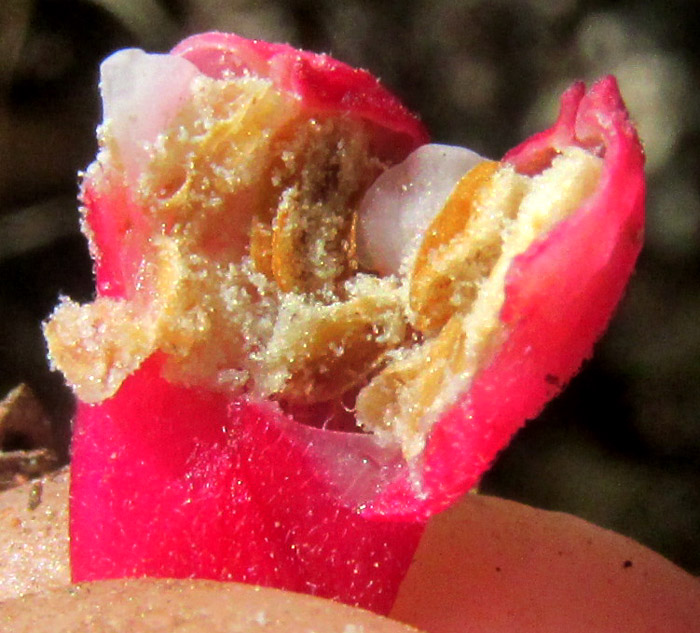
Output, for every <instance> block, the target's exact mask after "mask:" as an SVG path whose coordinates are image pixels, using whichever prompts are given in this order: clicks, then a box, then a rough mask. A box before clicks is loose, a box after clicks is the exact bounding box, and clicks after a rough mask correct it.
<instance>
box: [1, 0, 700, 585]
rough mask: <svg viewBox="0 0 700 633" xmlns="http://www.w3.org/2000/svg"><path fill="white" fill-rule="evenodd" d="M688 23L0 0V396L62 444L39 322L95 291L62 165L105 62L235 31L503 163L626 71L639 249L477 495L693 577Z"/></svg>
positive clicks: (569, 6)
mask: <svg viewBox="0 0 700 633" xmlns="http://www.w3.org/2000/svg"><path fill="white" fill-rule="evenodd" d="M699 22H700V18H698V17H697V11H696V10H695V8H694V6H693V3H690V2H682V1H681V0H666V1H664V2H660V1H655V2H652V1H650V0H646V1H642V2H632V1H631V0H630V1H627V2H613V1H612V0H596V1H594V0H561V1H559V2H554V1H551V0H495V1H494V0H490V1H488V0H403V1H401V2H399V1H398V0H396V1H391V2H371V1H370V0H349V1H347V2H337V1H335V0H266V1H265V2H259V1H254V0H177V1H172V2H167V1H165V0H7V1H6V2H4V3H3V4H2V6H0V322H1V323H2V326H1V327H0V395H2V393H4V392H6V391H8V390H9V389H10V388H11V387H13V386H14V385H15V384H17V383H18V382H21V381H26V382H28V383H30V384H31V385H32V387H33V388H34V389H35V391H36V392H37V393H38V394H39V395H40V397H41V398H42V399H43V401H44V403H45V405H46V407H47V408H48V409H49V410H51V411H53V412H54V413H55V419H56V423H57V434H58V435H59V436H60V437H61V438H62V439H63V441H64V445H65V442H66V440H67V435H68V424H67V421H68V419H69V415H70V397H69V396H68V394H67V392H66V391H65V390H64V389H63V388H62V387H61V379H60V377H59V376H57V375H51V374H50V373H49V372H48V369H47V367H46V362H45V360H44V353H45V352H44V347H43V342H42V339H41V336H40V328H39V324H40V321H41V320H42V319H43V318H44V317H45V316H46V315H47V314H48V312H49V311H50V309H51V307H52V306H53V304H54V303H55V301H56V297H57V296H58V294H60V293H65V294H70V295H71V296H73V297H76V298H83V299H87V298H88V297H89V296H90V293H91V291H92V290H91V278H90V264H89V259H88V257H87V253H86V250H85V245H84V242H83V240H82V238H81V237H80V235H79V233H78V223H77V213H76V202H75V193H76V190H77V187H76V183H77V177H76V172H77V171H78V170H79V169H81V168H83V167H84V166H85V165H87V164H88V163H89V161H90V160H91V158H92V156H93V155H94V151H95V142H94V128H95V125H96V124H97V122H98V120H99V102H98V99H97V90H96V85H97V67H98V64H99V61H100V60H101V59H102V58H103V57H105V56H106V55H107V54H108V53H110V52H111V51H113V50H116V49H117V48H121V47H125V46H139V47H143V48H147V49H150V50H162V51H165V50H167V49H168V48H170V47H171V46H172V45H173V44H174V43H176V42H177V41H178V40H179V39H181V38H182V37H184V36H186V35H188V34H191V33H194V32H198V31H204V30H212V29H218V30H224V31H226V30H230V31H236V32H238V33H240V34H242V35H245V36H248V37H258V38H263V39H269V40H278V41H288V42H291V43H293V44H295V45H298V46H303V47H305V48H311V49H314V50H320V51H327V52H330V53H332V54H334V55H335V56H337V57H339V58H342V59H344V60H346V61H348V62H349V63H351V64H354V65H360V66H364V67H367V68H369V69H371V70H372V71H373V72H374V73H376V74H378V75H379V76H380V77H381V78H382V79H383V80H384V82H385V83H387V84H388V85H389V86H390V87H391V88H393V89H394V90H395V91H397V92H398V93H399V94H401V95H402V96H403V98H404V99H405V100H406V101H407V102H408V103H409V104H410V105H411V107H413V108H414V109H416V110H418V111H420V112H421V113H422V114H423V117H424V119H425V122H426V123H427V125H428V127H429V128H430V129H431V131H432V133H433V136H434V138H435V139H436V140H438V141H440V142H445V143H454V144H461V145H467V146H469V147H472V148H473V149H475V150H477V151H480V152H482V153H485V154H488V155H491V156H498V155H500V154H502V153H503V152H504V151H505V150H506V149H508V148H509V147H510V146H512V145H514V144H515V143H517V142H519V141H520V140H522V138H523V137H524V136H526V135H527V134H530V133H531V132H533V131H535V130H537V129H540V128H542V127H543V126H546V125H548V124H549V122H551V120H552V117H553V116H554V114H555V108H556V103H557V100H558V96H559V94H560V93H561V91H562V89H563V88H564V87H565V86H567V85H568V84H569V83H571V81H573V80H574V79H578V78H583V79H587V80H592V79H594V78H596V77H598V76H600V75H602V74H606V73H614V74H616V75H617V76H618V78H619V81H620V84H621V88H622V92H623V94H624V95H625V97H626V99H627V102H628V106H629V108H630V110H631V112H632V114H633V116H634V118H635V119H636V121H637V122H638V124H639V129H640V132H641V135H642V137H643V140H644V143H645V148H646V153H647V172H648V182H649V198H648V202H649V205H648V218H649V220H648V232H647V246H646V249H645V252H644V254H643V257H642V260H641V262H640V265H639V267H638V272H637V274H636V276H635V278H634V280H633V283H632V286H631V288H630V291H629V293H628V296H627V299H626V302H625V304H624V305H623V307H622V309H621V311H620V313H619V314H618V315H617V318H616V320H615V322H614V324H613V327H612V329H611V331H610V333H609V334H608V336H607V337H606V338H605V340H604V341H603V343H602V344H601V345H600V346H599V348H598V351H597V355H596V358H595V359H594V361H593V362H592V363H590V364H589V365H588V366H587V368H586V370H585V371H584V372H583V374H582V375H581V376H579V377H578V378H577V379H576V380H575V381H574V382H573V384H572V385H571V387H570V389H569V390H568V391H567V392H566V393H565V394H564V396H562V397H561V398H559V399H558V400H557V401H556V402H555V403H553V404H552V405H551V406H550V407H549V409H548V410H547V411H546V412H545V414H544V415H543V416H542V419H540V420H539V421H537V422H535V423H533V424H531V425H530V426H529V427H528V428H526V430H525V431H524V432H523V433H522V434H521V436H520V437H519V438H518V440H517V441H516V442H515V444H514V445H513V446H512V447H511V449H510V450H509V451H508V452H506V453H505V454H504V455H503V457H502V459H501V460H500V461H499V463H498V464H497V465H496V467H495V468H494V470H493V471H492V472H491V473H490V475H489V476H488V477H487V480H486V481H485V482H484V488H485V489H487V490H488V491H490V492H495V493H497V494H501V495H503V496H510V497H513V498H518V499H521V500H524V501H526V502H530V503H533V504H535V505H541V506H545V507H550V508H558V509H564V510H568V511H571V512H574V513H577V514H580V515H582V516H584V517H586V518H589V519H591V520H593V521H595V522H597V523H600V524H602V525H607V526H609V527H612V528H615V529H617V530H618V531H621V532H623V533H627V534H630V535H632V536H635V537H637V538H638V539H640V540H642V541H643V542H646V543H648V544H650V545H651V546H652V547H654V548H656V549H658V550H660V551H662V552H664V553H666V554H667V555H668V556H670V557H672V558H673V559H675V560H677V561H678V562H680V563H681V564H683V565H685V566H686V567H688V568H689V569H692V570H694V571H696V572H699V571H700V424H699V423H698V420H697V417H698V414H697V412H698V411H700V388H698V386H697V385H698V384H700V327H698V326H697V324H698V322H700V278H699V276H698V272H699V271H700V181H699V179H698V176H697V174H698V172H699V167H700V165H699V162H700V152H699V151H698V149H697V148H698V143H697V138H698V131H699V127H700V126H699V121H698V117H700V110H698V108H697V106H696V104H695V101H694V97H695V93H696V91H697V85H698V75H699V74H700V48H699V47H700V44H699V43H698V40H697V33H698V32H700V28H699V27H700V24H699Z"/></svg>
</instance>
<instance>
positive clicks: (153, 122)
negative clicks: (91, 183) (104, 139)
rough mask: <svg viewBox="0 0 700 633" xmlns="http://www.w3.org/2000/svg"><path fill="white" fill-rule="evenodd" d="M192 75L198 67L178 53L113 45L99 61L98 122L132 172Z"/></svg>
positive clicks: (188, 86) (186, 92) (188, 89)
mask: <svg viewBox="0 0 700 633" xmlns="http://www.w3.org/2000/svg"><path fill="white" fill-rule="evenodd" d="M197 75H199V71H198V70H197V67H196V66H195V65H194V64H192V63H191V62H189V61H187V60H186V59H184V58H182V57H178V56H175V55H152V54H148V53H144V52H143V51H142V50H139V49H136V48H128V49H125V50H121V51H118V52H116V53H114V54H113V55H111V56H110V57H108V58H107V59H105V61H104V62H102V65H101V66H100V91H101V92H102V108H103V123H104V124H106V129H107V130H108V133H109V134H110V135H111V136H112V139H113V141H114V142H115V143H116V146H117V148H118V149H119V153H120V158H121V160H122V161H123V163H124V166H125V167H126V169H127V172H128V173H129V176H131V177H132V178H136V177H138V175H139V173H140V172H141V170H142V169H143V167H144V165H145V163H146V161H147V160H148V158H149V154H148V150H147V147H148V146H149V145H150V144H152V143H153V142H154V141H155V140H156V138H157V137H158V134H159V133H160V132H162V131H164V130H165V129H166V128H167V127H168V125H169V124H170V123H171V122H172V120H173V119H174V117H175V115H176V114H177V112H178V111H179V110H180V109H181V108H182V106H183V104H184V103H185V102H186V101H187V99H188V98H189V96H190V94H191V84H192V80H193V79H194V78H195V77H196V76H197Z"/></svg>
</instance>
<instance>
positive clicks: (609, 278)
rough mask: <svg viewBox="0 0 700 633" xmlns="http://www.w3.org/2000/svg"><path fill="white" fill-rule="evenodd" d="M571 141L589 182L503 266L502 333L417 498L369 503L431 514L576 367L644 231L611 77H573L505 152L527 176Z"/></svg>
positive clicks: (628, 127) (427, 460)
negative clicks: (531, 129) (595, 179)
mask: <svg viewBox="0 0 700 633" xmlns="http://www.w3.org/2000/svg"><path fill="white" fill-rule="evenodd" d="M569 145H579V146H583V147H588V148H595V149H596V150H597V151H598V152H600V155H601V156H603V157H604V161H605V164H604V170H603V175H602V177H601V181H600V184H599V186H598V189H597V191H596V192H595V194H594V195H593V196H591V197H590V198H589V199H588V200H587V201H586V202H585V203H584V204H583V205H582V206H581V208H580V209H578V210H577V211H576V212H574V213H573V214H572V215H571V216H570V217H569V218H568V219H566V220H564V221H563V222H562V223H561V224H560V225H558V226H557V227H555V228H554V229H553V230H552V232H551V233H550V234H549V235H548V236H547V237H546V238H545V239H544V240H541V241H539V242H536V243H535V244H533V245H532V246H531V247H530V249H529V250H528V251H527V252H526V253H524V254H523V255H521V256H520V257H518V258H517V259H516V260H515V262H514V263H513V264H512V266H511V269H510V271H509V274H508V279H507V287H506V300H505V304H504V306H503V309H502V312H501V319H502V321H503V322H504V323H505V324H506V325H507V327H508V336H507V338H506V340H505V341H504V343H503V345H502V347H501V348H500V349H499V350H498V352H497V353H496V354H495V356H494V357H493V359H492V360H491V362H490V363H489V364H488V365H487V366H486V367H485V368H484V369H483V370H481V371H480V372H479V373H478V374H477V376H475V378H474V381H473V383H472V386H471V389H470V390H469V391H468V393H465V394H464V395H463V396H462V398H461V399H460V401H459V403H458V404H457V405H455V406H454V407H453V408H452V409H450V410H449V411H447V412H446V413H445V414H444V415H443V416H442V419H441V420H440V421H439V422H438V423H437V424H436V426H435V427H434V429H433V432H432V435H431V437H430V439H429V441H428V445H427V448H426V450H425V453H424V455H423V457H422V468H421V472H422V474H423V481H422V489H421V492H422V496H421V497H420V498H416V495H415V492H414V489H413V487H412V484H411V483H409V480H408V479H407V478H404V479H399V480H397V481H395V482H394V483H393V484H392V485H391V486H389V487H388V488H387V490H386V491H385V492H384V493H383V494H381V495H380V496H379V498H378V499H377V501H376V502H375V504H374V505H373V507H372V508H371V510H369V511H368V512H370V513H377V514H385V515H391V516H407V515H408V516H412V515H416V514H417V515H429V514H432V513H434V512H437V511H439V510H441V509H443V508H444V507H446V506H447V505H449V504H450V503H451V502H452V501H453V500H454V499H456V498H457V497H459V496H460V495H461V494H462V493H463V492H465V491H466V490H468V489H469V488H471V487H472V486H474V485H475V484H476V483H477V481H478V480H479V477H480V476H481V475H482V474H483V473H484V472H485V471H486V470H487V469H488V467H489V465H490V463H491V461H492V460H493V459H494V457H495V456H496V454H497V453H498V452H499V451H500V450H501V449H502V448H503V447H504V446H505V445H506V444H507V443H508V442H509V441H510V438H511V437H512V435H513V434H514V433H515V432H516V431H517V430H518V429H519V428H520V427H521V426H522V425H523V424H524V423H525V422H526V421H527V420H529V419H531V418H533V417H535V416H537V414H538V413H539V412H540V411H541V410H542V408H543V407H544V405H545V404H546V403H547V402H548V401H549V400H550V399H551V398H552V397H554V396H555V395H556V394H557V393H559V391H561V389H562V388H563V386H564V385H565V384H566V383H567V382H568V381H569V380H570V379H571V377H572V376H573V375H574V374H575V373H576V372H577V371H578V370H579V368H580V366H581V363H582V362H583V361H584V360H585V359H586V358H588V357H589V356H590V355H591V353H592V350H593V344H594V343H595V342H596V341H597V340H598V338H599V337H600V336H601V334H602V333H603V331H604V329H605V327H606V326H607V324H608V321H609V320H610V317H611V316H612V313H613V311H614V309H615V306H616V305H617V303H618V301H619V300H620V298H621V296H622V293H623V290H624V288H625V285H626V283H627V281H628V279H629V277H630V275H631V273H632V269H633V267H634V264H635V261H636V259H637V256H638V254H639V251H640V249H641V246H642V234H643V228H644V169H643V168H644V157H643V152H642V148H641V145H640V143H639V139H638V138H637V135H636V132H635V130H634V128H633V126H632V124H631V122H630V121H629V117H628V114H627V111H626V109H625V107H624V104H623V102H622V99H621V97H620V93H619V90H618V87H617V83H616V81H615V79H614V78H613V77H605V78H603V79H601V80H600V81H598V82H597V83H596V84H595V85H594V86H593V87H592V88H591V89H590V91H589V92H588V93H585V90H584V87H583V84H580V83H577V84H575V85H574V86H572V87H571V88H570V89H569V90H568V91H567V92H566V93H565V94H564V96H563V98H562V110H561V114H560V116H559V119H558V120H557V122H556V124H555V125H554V126H553V127H552V128H551V129H550V130H547V131H545V132H542V133H540V134H537V135H535V136H534V137H532V138H531V139H529V140H528V141H525V142H524V143H523V144H522V145H520V146H518V147H517V148H515V149H513V150H511V151H510V152H509V153H508V154H506V156H505V160H506V161H509V162H511V163H513V164H514V165H515V166H516V168H517V169H519V170H520V171H522V172H524V173H537V172H538V171H540V170H541V169H543V168H544V167H545V166H546V165H547V164H548V163H549V161H551V159H552V157H553V155H554V154H556V152H557V151H558V150H561V149H563V148H564V147H566V146H569Z"/></svg>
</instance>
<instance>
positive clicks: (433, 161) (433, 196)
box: [358, 144, 485, 275]
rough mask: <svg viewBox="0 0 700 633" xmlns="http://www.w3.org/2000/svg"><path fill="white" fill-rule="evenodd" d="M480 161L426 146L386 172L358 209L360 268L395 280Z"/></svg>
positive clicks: (445, 148) (445, 147)
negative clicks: (428, 230)
mask: <svg viewBox="0 0 700 633" xmlns="http://www.w3.org/2000/svg"><path fill="white" fill-rule="evenodd" d="M484 160H485V159H484V158H482V157H481V156H479V155H478V154H477V153H476V152H472V151H471V150H468V149H465V148H463V147H452V146H450V145H437V144H429V145H423V146H422V147H419V148H418V149H417V150H415V151H414V152H413V153H412V154H410V155H409V156H408V158H406V160H404V161H403V162H402V163H400V164H398V165H395V166H394V167H392V168H390V169H388V170H387V171H385V172H384V173H383V174H382V175H381V176H380V177H379V178H377V180H376V182H375V183H374V184H373V185H372V186H371V187H370V188H369V190H368V191H367V193H366V194H365V196H364V198H363V200H362V202H361V204H360V210H359V226H358V252H359V257H360V261H361V262H362V264H363V265H365V266H368V267H370V268H372V269H374V270H376V271H377V272H379V273H380V274H382V275H388V274H397V273H398V272H399V268H400V266H401V263H402V262H403V261H404V260H405V259H406V258H407V257H410V255H411V253H414V252H415V251H416V249H417V247H418V245H419V244H420V242H421V238H422V236H423V234H424V233H425V231H426V230H427V228H428V226H429V225H430V222H431V220H432V219H433V218H434V217H435V215H436V214H437V213H438V212H439V211H440V209H442V207H443V206H444V204H445V202H446V200H447V198H448V197H449V195H450V193H452V190H453V189H454V188H455V186H456V185H457V183H458V182H459V180H460V179H461V178H462V176H464V174H466V173H467V172H468V171H469V170H470V169H472V168H473V167H474V166H475V165H477V164H478V163H480V162H482V161H484Z"/></svg>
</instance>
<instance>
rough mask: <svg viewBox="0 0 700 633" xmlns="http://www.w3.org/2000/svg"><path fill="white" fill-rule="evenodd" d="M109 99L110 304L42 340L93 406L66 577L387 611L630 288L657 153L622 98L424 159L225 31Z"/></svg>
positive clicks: (409, 119)
mask: <svg viewBox="0 0 700 633" xmlns="http://www.w3.org/2000/svg"><path fill="white" fill-rule="evenodd" d="M101 87H102V94H103V101H104V122H103V125H102V127H101V130H100V147H101V149H100V153H99V154H98V158H97V160H96V162H95V163H93V165H91V166H90V167H89V168H88V170H87V171H86V174H85V176H84V180H83V188H82V199H83V202H84V210H83V227H84V230H85V233H86V235H87V236H88V238H89V241H90V246H91V251H92V254H93V258H94V260H95V274H96V284H97V297H96V299H95V301H94V302H93V303H91V304H88V305H85V306H79V305H77V304H75V303H73V302H71V301H70V300H68V299H64V300H62V302H61V304H60V305H59V306H58V307H57V309H56V311H55V312H54V314H53V315H52V317H51V319H50V320H49V321H48V322H47V324H46V326H45V333H46V336H47V339H48V341H49V347H50V351H51V357H52V361H53V362H54V364H55V365H56V366H57V367H58V368H60V369H61V370H62V371H63V372H64V374H65V375H66V378H67V380H68V381H69V383H70V384H71V385H72V386H73V388H74V390H75V391H76V394H77V396H78V399H79V401H80V403H79V407H78V413H77V417H76V421H75V431H74V439H73V449H72V451H73V452H72V455H73V462H72V463H73V466H72V483H71V565H72V573H73V578H74V580H76V581H82V580H92V579H98V578H115V577H124V576H157V577H202V578H213V579H219V580H242V581H245V582H251V583H259V584H263V585H269V586H275V587H280V588H285V589H291V590H295V591H301V592H306V593H311V594H315V595H320V596H325V597H331V598H335V599H337V600H340V601H343V602H347V603H350V604H356V605H361V606H364V607H367V608H370V609H373V610H375V611H379V612H386V611H387V610H388V609H389V608H390V607H391V605H392V603H393V600H394V597H395V595H396V591H397V589H398V584H399V582H400V580H401V578H402V577H403V575H404V573H405V570H406V568H407V566H408V564H409V562H410V560H411V556H412V554H413V551H414V549H415V547H416V544H417V542H418V539H419V538H420V535H421V532H422V529H423V526H424V523H425V521H426V520H427V518H428V517H429V516H430V515H431V514H433V513H434V512H437V511H439V510H440V509H442V508H444V507H446V506H447V505H448V504H449V503H451V502H452V501H453V500H454V499H456V498H457V497H458V496H459V495H461V494H462V493H463V492H465V491H466V490H468V489H469V488H470V487H471V486H473V485H474V484H475V483H476V482H477V481H478V478H479V476H480V475H481V474H482V473H483V472H484V470H485V469H486V468H487V467H488V465H489V463H490V461H491V460H492V459H493V458H494V456H495V455H496V453H497V452H498V450H500V448H502V447H503V446H504V445H505V443H506V442H507V441H508V439H509V438H510V436H511V435H512V434H513V433H514V432H515V430H517V428H519V427H520V426H521V425H522V424H523V423H524V422H525V421H526V419H528V418H530V417H533V416H534V415H536V414H537V413H538V411H539V409H540V408H541V407H542V406H543V405H544V404H545V402H546V401H547V400H548V399H549V398H550V397H551V396H552V395H554V394H555V393H556V392H557V391H558V390H559V389H561V387H562V386H563V384H565V382H566V381H567V380H568V379H569V378H570V377H571V375H572V374H573V373H574V372H575V371H576V370H577V369H578V367H579V365H580V363H581V362H582V360H583V359H584V358H585V357H586V356H587V355H589V354H590V353H591V348H592V345H593V343H594V342H595V340H596V339H597V337H598V336H599V335H600V334H601V332H602V330H603V328H604V327H605V325H606V323H607V321H608V319H609V317H610V314H611V312H612V310H613V309H614V306H615V304H616V303H617V301H618V300H619V297H620V295H621V293H622V290H623V288H624V285H625V283H626V281H627V278H628V277H629V274H630V273H631V270H632V266H633V264H634V261H635V259H636V256H637V254H638V251H639V247H640V244H641V231H642V223H643V194H644V188H643V172H642V165H643V159H642V153H641V149H640V146H639V142H638V140H637V137H636V134H635V132H634V130H633V128H632V126H631V124H630V123H629V121H628V118H627V115H626V112H625V109H624V106H623V104H622V101H621V99H620V97H619V93H618V91H617V86H616V84H615V82H614V80H613V79H611V78H607V79H603V80H601V82H599V83H598V84H596V85H595V86H594V87H593V88H592V89H591V90H590V91H589V92H588V93H585V91H584V88H583V86H582V85H579V84H576V85H575V86H574V87H572V88H571V89H570V90H569V91H568V92H567V93H566V94H565V95H564V99H563V102H562V103H563V105H562V113H561V115H560V117H559V119H558V121H557V123H556V124H555V126H554V127H553V128H552V129H551V130H549V131H547V132H544V133H542V134H540V135H537V136H535V137H533V139H531V140H530V141H528V142H526V143H524V144H523V145H522V146H520V147H519V148H516V149H515V150H513V151H512V152H510V153H509V154H507V155H506V157H505V158H504V159H503V161H501V162H494V161H486V160H484V159H483V158H482V157H479V156H478V155H476V154H474V153H473V152H470V151H468V150H462V149H459V148H450V147H445V146H435V145H428V144H426V143H427V136H426V133H425V131H424V128H423V126H422V125H421V124H420V122H419V121H418V120H417V119H416V117H415V116H414V115H412V114H411V113H410V112H408V111H407V110H406V109H405V108H404V107H403V106H402V105H401V104H400V103H399V102H398V101H397V100H396V98H395V97H393V96H392V95H391V94H390V93H388V92H387V91H386V90H385V89H384V88H383V87H382V86H381V85H380V84H379V83H378V82H377V81H376V79H374V78H373V77H371V75H369V74H368V73H366V72H365V71H360V70H355V69H352V68H350V67H348V66H346V65H344V64H342V63H340V62H337V61H335V60H333V59H331V58H330V57H327V56H324V55H315V54H312V53H307V52H302V51H296V50H294V49H292V48H291V47H288V46H285V45H277V44H268V43H265V42H257V41H249V40H245V39H243V38H240V37H237V36H235V35H228V34H220V33H210V34H204V35H200V36H195V37H192V38H189V39H188V40H185V41H184V42H183V43H181V44H180V45H178V46H177V47H176V48H175V49H174V50H173V51H172V53H171V54H170V55H147V54H145V53H142V52H140V51H134V50H130V51H122V52H119V53H117V54H115V55H114V56H113V57H111V58H109V59H108V60H106V61H105V62H104V64H103V66H102V86H101Z"/></svg>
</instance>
